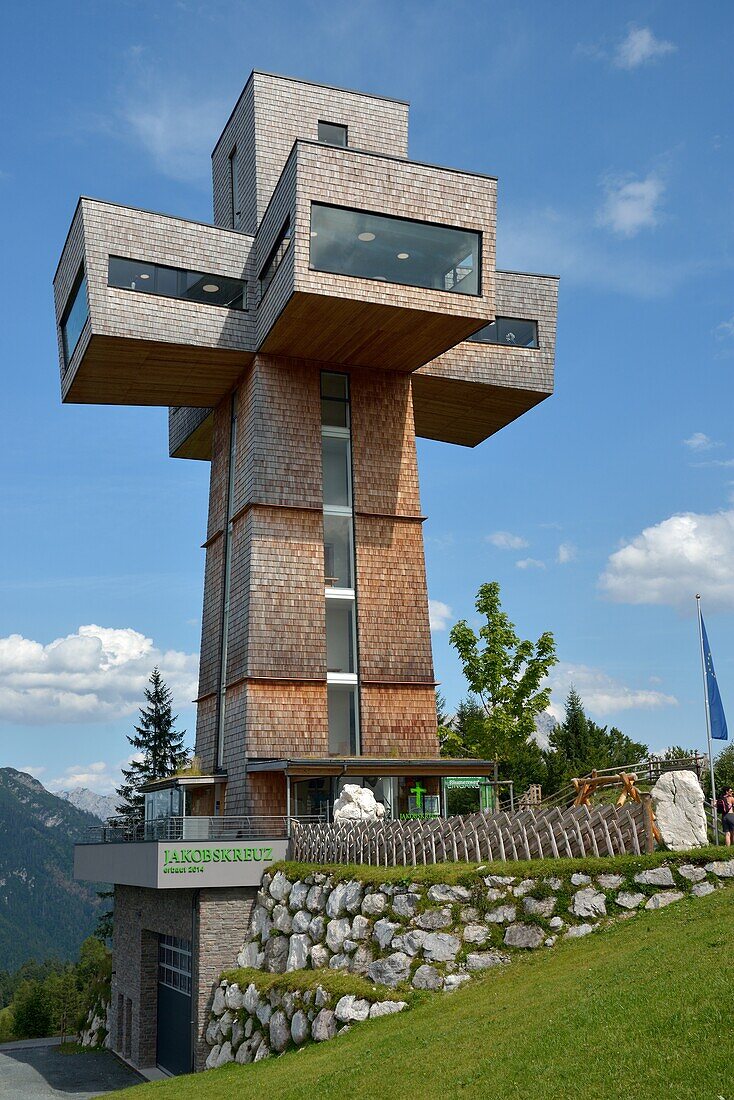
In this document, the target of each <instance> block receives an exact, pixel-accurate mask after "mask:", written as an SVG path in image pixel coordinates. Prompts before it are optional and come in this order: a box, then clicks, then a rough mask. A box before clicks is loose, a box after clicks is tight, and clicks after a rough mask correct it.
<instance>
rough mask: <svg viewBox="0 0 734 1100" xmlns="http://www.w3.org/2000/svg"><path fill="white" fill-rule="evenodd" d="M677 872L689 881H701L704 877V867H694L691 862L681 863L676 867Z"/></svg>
mask: <svg viewBox="0 0 734 1100" xmlns="http://www.w3.org/2000/svg"><path fill="white" fill-rule="evenodd" d="M678 874H679V875H681V876H682V877H683V878H686V879H688V881H689V882H703V880H704V879H705V878H706V871H705V869H704V868H703V867H696V865H695V864H693V863H682V864H681V865H680V867H679V868H678Z"/></svg>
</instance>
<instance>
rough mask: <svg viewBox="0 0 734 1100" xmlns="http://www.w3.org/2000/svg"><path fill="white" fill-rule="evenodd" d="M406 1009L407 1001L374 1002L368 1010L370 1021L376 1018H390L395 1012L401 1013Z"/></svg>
mask: <svg viewBox="0 0 734 1100" xmlns="http://www.w3.org/2000/svg"><path fill="white" fill-rule="evenodd" d="M407 1007H408V1002H407V1001H375V1003H374V1004H373V1005H372V1007H371V1008H370V1020H374V1019H375V1018H376V1017H377V1016H392V1015H393V1013H395V1012H402V1011H403V1009H404V1008H407Z"/></svg>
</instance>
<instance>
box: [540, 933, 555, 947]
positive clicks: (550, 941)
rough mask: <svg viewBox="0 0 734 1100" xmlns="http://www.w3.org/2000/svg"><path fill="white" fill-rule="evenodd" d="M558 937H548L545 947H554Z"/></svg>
mask: <svg viewBox="0 0 734 1100" xmlns="http://www.w3.org/2000/svg"><path fill="white" fill-rule="evenodd" d="M557 939H558V936H548V938H547V939H546V940H543V947H554V946H555V943H556V940H557Z"/></svg>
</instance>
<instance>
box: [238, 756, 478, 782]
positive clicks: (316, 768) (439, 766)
mask: <svg viewBox="0 0 734 1100" xmlns="http://www.w3.org/2000/svg"><path fill="white" fill-rule="evenodd" d="M247 770H248V772H281V773H282V774H283V775H286V776H288V777H290V778H293V779H311V778H316V777H321V776H355V777H357V776H359V777H362V776H389V775H397V776H400V775H404V776H414V775H421V776H424V775H437V776H441V777H447V776H482V775H489V776H492V777H493V776H494V773H495V762H494V760H468V759H460V760H459V759H449V758H445V757H440V756H434V757H429V758H424V759H414V758H411V759H399V758H395V757H387V758H385V757H374V756H369V757H368V756H347V757H336V756H328V757H321V758H319V757H311V756H302V757H288V758H283V757H280V758H274V759H267V760H265V759H258V760H250V761H248V765H247Z"/></svg>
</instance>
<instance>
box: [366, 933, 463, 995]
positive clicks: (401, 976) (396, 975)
mask: <svg viewBox="0 0 734 1100" xmlns="http://www.w3.org/2000/svg"><path fill="white" fill-rule="evenodd" d="M456 942H457V944H458V942H459V941H458V940H457V941H456ZM411 961H412V960H411V958H410V955H406V954H405V953H404V952H403V951H395V952H393V954H392V955H388V956H387V958H386V959H375V961H374V962H373V963H370V965H369V966H368V967H367V974H368V976H369V977H370V978H371V979H372V981H373V982H376V983H377V984H378V985H387V986H390V987H391V988H392V989H394V988H395V986H396V985H400V983H401V982H404V981H406V980H407V977H408V974H409V973H410V964H411Z"/></svg>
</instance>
